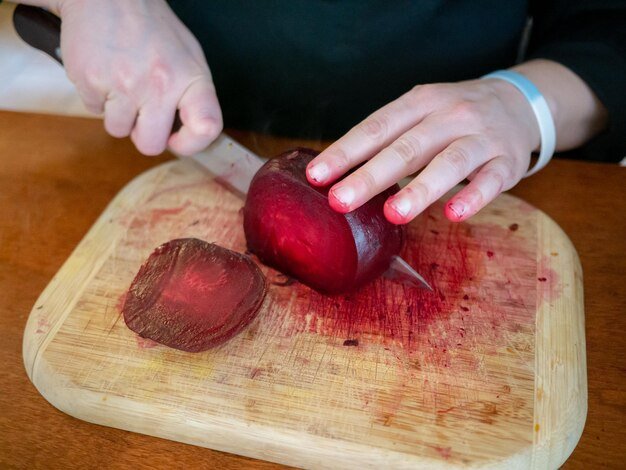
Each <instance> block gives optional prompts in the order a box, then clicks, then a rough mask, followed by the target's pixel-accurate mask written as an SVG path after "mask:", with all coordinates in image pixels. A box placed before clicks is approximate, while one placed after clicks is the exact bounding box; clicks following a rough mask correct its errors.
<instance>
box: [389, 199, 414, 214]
mask: <svg viewBox="0 0 626 470" xmlns="http://www.w3.org/2000/svg"><path fill="white" fill-rule="evenodd" d="M391 208H392V209H393V210H394V211H396V212H397V213H398V214H399V215H400V216H401V217H407V216H408V215H409V213H410V212H411V201H409V200H408V199H407V198H405V197H399V198H396V199H394V200H393V202H392V203H391Z"/></svg>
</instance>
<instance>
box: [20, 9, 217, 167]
mask: <svg viewBox="0 0 626 470" xmlns="http://www.w3.org/2000/svg"><path fill="white" fill-rule="evenodd" d="M22 3H25V4H29V5H34V6H39V7H43V8H46V9H48V10H50V11H52V12H53V13H55V14H57V15H59V16H60V17H61V20H62V25H61V54H62V57H63V63H64V66H65V68H66V70H67V74H68V77H69V78H70V80H71V81H72V82H74V84H75V85H76V88H77V90H78V92H79V94H80V96H81V98H82V100H83V101H84V103H85V105H86V106H87V108H88V109H89V110H90V111H93V112H94V113H98V114H100V113H104V125H105V128H106V130H107V131H108V132H109V134H111V135H113V136H115V137H126V136H129V135H130V137H131V139H132V141H133V142H134V144H135V145H136V146H137V148H138V149H139V150H140V151H141V152H142V153H145V154H147V155H157V154H159V153H161V152H163V150H165V148H166V146H169V147H170V148H171V149H172V150H174V151H175V152H177V153H180V154H184V155H190V154H193V153H195V152H198V151H200V150H202V149H203V148H205V147H206V146H207V145H208V144H210V143H211V142H212V141H213V140H214V139H215V138H216V137H217V136H218V135H219V133H220V131H221V129H222V115H221V110H220V107H219V103H218V100H217V96H216V94H215V87H214V85H213V80H212V78H211V72H210V71H209V67H208V65H207V63H206V59H205V57H204V53H203V51H202V48H201V47H200V45H199V44H198V42H197V41H196V39H195V38H194V36H193V35H192V34H191V33H190V32H189V30H188V29H187V28H186V27H185V26H184V25H183V23H182V22H181V21H180V20H179V19H178V18H177V17H176V15H175V14H174V13H173V12H172V10H171V9H170V7H169V6H168V4H167V2H165V0H133V1H128V0H107V1H102V0H25V1H22ZM177 109H178V110H179V113H180V118H181V121H182V124H183V125H182V127H181V128H180V130H179V131H178V132H176V133H175V134H173V135H171V136H170V132H171V130H172V124H173V121H174V116H175V113H176V110H177Z"/></svg>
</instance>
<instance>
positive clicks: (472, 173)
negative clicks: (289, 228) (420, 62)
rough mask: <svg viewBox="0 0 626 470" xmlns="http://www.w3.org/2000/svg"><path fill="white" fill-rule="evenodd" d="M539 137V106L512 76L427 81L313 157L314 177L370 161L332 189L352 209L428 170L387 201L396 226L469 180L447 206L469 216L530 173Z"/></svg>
mask: <svg viewBox="0 0 626 470" xmlns="http://www.w3.org/2000/svg"><path fill="white" fill-rule="evenodd" d="M539 141H540V134H539V127H538V124H537V121H536V119H535V116H534V114H533V111H532V108H531V107H530V105H529V103H528V102H527V101H526V99H525V98H524V96H523V95H522V94H521V93H520V92H519V91H518V90H517V89H516V88H515V87H514V86H513V85H511V84H509V83H507V82H504V81H502V80H498V79H489V80H473V81H467V82H460V83H451V84H433V85H422V86H417V87H415V88H413V89H412V90H411V91H409V92H408V93H406V94H404V95H403V96H401V97H400V98H398V99H397V100H395V101H393V102H392V103H390V104H388V105H386V106H384V107H383V108H381V109H379V110H378V111H376V112H375V113H373V114H372V115H371V116H369V117H368V118H367V119H365V120H364V121H363V122H361V123H360V124H359V125H357V126H356V127H354V128H353V129H352V130H350V131H349V132H348V133H347V134H346V135H345V136H344V137H342V138H340V139H339V140H338V141H336V142H335V143H333V144H332V145H331V146H329V147H328V148H327V149H326V150H325V151H323V152H322V153H321V154H320V155H318V156H317V157H316V158H315V159H314V160H313V161H311V163H310V164H309V166H308V167H307V178H308V180H309V182H310V183H311V184H313V185H316V186H325V185H328V184H330V183H332V182H335V181H336V180H337V179H339V178H340V177H342V176H343V175H344V174H345V173H346V172H347V171H348V170H350V169H352V168H354V167H355V166H357V165H359V164H361V163H362V162H366V161H367V163H365V164H364V165H363V166H361V167H360V168H358V169H357V170H356V171H354V172H353V173H351V174H349V175H348V176H346V177H345V178H344V179H343V180H341V181H339V182H338V183H336V184H335V185H334V186H333V187H332V188H331V189H330V192H329V202H330V205H331V206H332V207H333V208H334V209H335V210H337V211H339V212H342V213H346V212H350V211H352V210H354V209H356V208H357V207H359V206H361V205H362V204H364V203H365V202H367V201H368V200H369V199H370V198H372V197H373V196H375V195H376V194H378V193H380V192H381V191H383V190H384V189H386V188H388V187H390V186H392V185H393V184H395V183H396V182H398V181H400V180H401V179H402V178H404V177H406V176H409V175H411V174H413V173H415V172H416V171H418V170H420V169H421V168H424V169H423V171H422V172H421V173H420V174H419V175H418V176H416V177H415V178H414V179H413V180H412V181H411V182H410V183H409V184H408V185H407V186H406V187H405V188H403V189H401V190H400V191H399V192H398V193H397V194H395V195H394V196H391V197H390V198H389V199H388V200H387V202H386V203H385V207H384V211H385V216H386V218H387V219H388V220H389V221H390V222H392V223H395V224H405V223H408V222H409V221H411V220H412V219H414V218H415V217H416V216H417V215H418V214H419V213H420V212H422V211H423V210H424V209H426V208H427V207H428V206H429V205H430V204H432V203H433V202H435V201H436V200H438V199H439V198H440V197H441V196H443V195H444V194H445V193H446V192H448V191H449V190H450V189H452V188H453V187H454V186H455V185H456V184H458V183H460V182H461V181H463V180H465V179H466V178H467V179H469V180H470V181H471V182H470V183H469V184H468V185H467V186H466V187H464V188H463V189H462V190H461V191H459V192H458V193H457V194H456V195H455V196H453V197H452V198H451V199H450V201H448V203H447V204H446V209H445V213H446V216H447V217H448V218H449V219H450V220H452V221H462V220H466V219H467V218H469V217H471V216H472V215H474V214H476V212H478V211H479V210H480V209H482V208H483V207H484V206H485V205H487V204H488V203H489V202H490V201H492V200H493V199H494V198H495V197H496V196H497V195H498V194H500V193H501V192H502V191H505V190H507V189H510V188H511V187H513V186H514V185H515V184H516V183H517V182H518V181H519V180H520V179H521V178H522V176H523V175H524V174H525V172H526V171H527V169H528V166H529V162H530V154H531V152H532V151H533V150H535V149H537V148H538V147H539V143H540V142H539Z"/></svg>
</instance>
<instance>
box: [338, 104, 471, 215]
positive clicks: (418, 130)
mask: <svg viewBox="0 0 626 470" xmlns="http://www.w3.org/2000/svg"><path fill="white" fill-rule="evenodd" d="M444 119H445V118H441V117H436V116H429V117H427V118H426V119H424V120H423V121H422V122H421V123H420V124H418V125H417V126H416V127H414V128H413V129H410V130H409V131H408V132H406V133H404V134H403V135H402V136H400V137H399V138H398V139H397V140H396V141H394V142H392V143H391V145H389V147H387V148H385V149H383V150H382V151H381V152H380V153H379V154H378V155H376V156H374V157H373V158H372V159H371V160H370V161H369V162H367V163H366V164H365V165H363V166H362V167H361V168H359V169H358V170H356V171H355V172H354V173H352V174H350V175H348V176H346V177H345V178H344V179H343V180H342V181H340V182H339V183H337V184H336V185H335V186H333V187H332V188H331V189H330V191H329V194H328V196H329V203H330V205H331V207H332V208H333V209H335V210H336V211H338V212H343V213H345V212H350V211H352V210H354V209H356V208H357V207H359V206H361V205H362V204H364V203H365V202H367V201H368V200H370V199H371V198H372V197H374V196H375V195H376V194H378V193H380V192H382V191H384V190H385V189H387V188H389V187H390V186H393V185H394V184H395V183H396V182H397V181H400V180H401V179H402V178H404V177H405V176H408V175H410V174H412V173H415V172H416V171H417V170H419V169H420V168H422V167H423V166H424V165H426V164H427V163H428V162H429V161H430V160H431V159H432V157H433V155H436V154H437V153H438V152H441V151H442V150H443V149H444V148H446V147H447V146H448V145H449V144H450V142H452V141H454V140H455V139H457V138H458V137H460V136H461V135H463V131H462V129H461V128H460V127H459V126H451V125H449V123H448V122H444Z"/></svg>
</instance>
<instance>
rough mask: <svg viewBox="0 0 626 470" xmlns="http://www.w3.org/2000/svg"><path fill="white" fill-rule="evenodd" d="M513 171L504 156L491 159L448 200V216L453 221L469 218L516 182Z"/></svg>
mask: <svg viewBox="0 0 626 470" xmlns="http://www.w3.org/2000/svg"><path fill="white" fill-rule="evenodd" d="M512 173H513V172H512V170H511V168H510V163H509V162H508V161H507V160H506V159H505V158H504V157H498V158H494V159H493V160H491V161H489V162H488V163H487V164H485V165H484V166H483V167H482V168H481V169H480V171H479V172H478V173H477V174H476V176H475V177H474V179H473V180H472V181H471V182H470V183H469V184H468V185H467V186H465V187H464V188H463V189H462V190H461V191H459V192H458V193H457V194H455V195H454V196H453V197H452V198H451V199H450V201H448V203H447V204H446V208H445V214H446V217H447V218H448V219H449V220H451V221H452V222H462V221H464V220H467V219H468V218H470V217H471V216H473V215H474V214H476V213H477V212H478V211H479V210H481V209H482V208H483V207H485V206H486V205H487V204H489V203H490V202H491V201H493V200H494V199H495V198H496V197H497V196H498V194H500V193H501V192H502V191H506V190H507V189H510V188H511V187H512V186H513V185H514V184H515V183H516V181H514V178H513V177H512Z"/></svg>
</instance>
